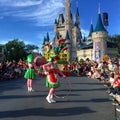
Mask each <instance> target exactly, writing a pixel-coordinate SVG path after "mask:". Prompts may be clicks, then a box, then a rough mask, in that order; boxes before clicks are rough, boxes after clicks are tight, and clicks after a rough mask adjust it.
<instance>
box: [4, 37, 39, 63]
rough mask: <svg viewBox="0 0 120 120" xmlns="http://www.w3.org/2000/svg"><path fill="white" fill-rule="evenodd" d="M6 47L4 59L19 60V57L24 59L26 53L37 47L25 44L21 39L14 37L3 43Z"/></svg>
mask: <svg viewBox="0 0 120 120" xmlns="http://www.w3.org/2000/svg"><path fill="white" fill-rule="evenodd" d="M5 46H6V49H7V54H6V60H9V61H12V60H15V61H17V62H18V61H19V60H20V59H22V60H26V58H27V55H28V54H30V53H31V52H32V51H33V50H35V49H38V47H37V46H35V45H25V43H24V42H23V41H19V40H18V39H14V40H12V41H9V42H8V43H6V44H5Z"/></svg>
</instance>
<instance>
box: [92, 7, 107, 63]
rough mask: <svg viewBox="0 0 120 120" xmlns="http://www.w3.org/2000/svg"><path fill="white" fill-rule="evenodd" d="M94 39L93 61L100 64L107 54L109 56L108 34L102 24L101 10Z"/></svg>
mask: <svg viewBox="0 0 120 120" xmlns="http://www.w3.org/2000/svg"><path fill="white" fill-rule="evenodd" d="M92 39H93V60H95V61H97V62H100V61H101V60H102V58H103V56H104V55H105V54H107V51H106V49H107V39H108V32H107V31H106V29H105V28H104V25H103V23H102V19H101V14H100V8H99V10H98V20H97V24H96V27H95V30H94V32H93V33H92Z"/></svg>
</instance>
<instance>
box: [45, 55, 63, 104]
mask: <svg viewBox="0 0 120 120" xmlns="http://www.w3.org/2000/svg"><path fill="white" fill-rule="evenodd" d="M57 59H58V56H56V55H53V56H51V58H49V59H48V63H47V64H45V65H43V70H44V72H45V74H46V87H49V88H50V90H49V93H48V96H47V97H46V100H47V101H48V103H53V102H56V101H55V100H54V98H53V97H54V94H55V89H56V88H58V87H60V82H59V80H58V78H57V74H58V75H60V76H63V77H65V75H64V74H63V73H62V72H61V71H60V69H59V68H58V66H57Z"/></svg>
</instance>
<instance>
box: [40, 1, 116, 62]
mask: <svg viewBox="0 0 120 120" xmlns="http://www.w3.org/2000/svg"><path fill="white" fill-rule="evenodd" d="M65 9H66V14H65V15H64V14H63V13H60V14H59V17H58V19H55V22H54V34H55V36H54V38H53V41H52V42H53V46H56V45H57V40H58V38H59V37H60V36H62V38H64V39H66V46H67V47H68V53H69V60H70V61H73V60H75V59H76V58H77V59H78V60H80V59H84V60H85V59H87V58H89V59H90V60H94V61H97V62H100V61H101V60H102V58H103V56H104V55H108V56H110V57H115V56H116V55H117V48H116V45H115V44H114V43H111V42H110V41H109V40H108V31H107V30H106V29H105V26H104V25H103V21H102V17H101V13H100V8H99V10H98V17H97V23H96V27H95V28H93V25H92V23H91V26H90V32H89V35H88V37H87V38H86V39H85V38H83V37H82V33H81V28H80V15H79V10H78V7H77V8H76V16H75V21H73V15H72V12H71V1H70V0H66V1H65ZM48 42H49V36H48V34H47V37H45V39H44V42H43V46H42V54H44V52H45V49H44V46H45V44H47V43H48Z"/></svg>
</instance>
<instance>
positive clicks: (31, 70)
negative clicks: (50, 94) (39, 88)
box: [24, 54, 35, 92]
mask: <svg viewBox="0 0 120 120" xmlns="http://www.w3.org/2000/svg"><path fill="white" fill-rule="evenodd" d="M27 62H28V68H27V71H26V72H25V75H24V78H26V79H27V87H28V92H32V91H34V90H33V88H32V82H33V79H35V72H34V63H33V55H32V54H30V55H28V56H27Z"/></svg>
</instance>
